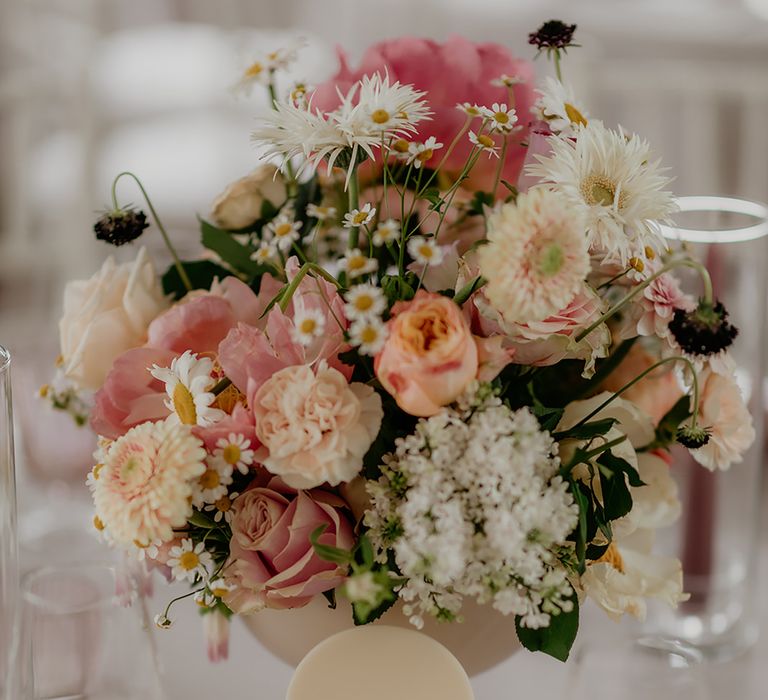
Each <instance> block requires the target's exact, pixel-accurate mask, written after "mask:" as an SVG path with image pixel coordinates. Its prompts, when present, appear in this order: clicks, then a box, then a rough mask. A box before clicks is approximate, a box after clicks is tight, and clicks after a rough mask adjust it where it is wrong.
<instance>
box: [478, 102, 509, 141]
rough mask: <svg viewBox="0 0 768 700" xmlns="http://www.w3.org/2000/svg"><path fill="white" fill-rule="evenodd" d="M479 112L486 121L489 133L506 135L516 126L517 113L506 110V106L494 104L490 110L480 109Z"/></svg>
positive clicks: (486, 108)
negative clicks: (494, 132) (495, 132)
mask: <svg viewBox="0 0 768 700" xmlns="http://www.w3.org/2000/svg"><path fill="white" fill-rule="evenodd" d="M481 112H482V114H483V116H484V117H486V118H487V119H488V125H489V127H490V129H491V131H498V132H500V133H503V134H508V133H510V132H511V131H512V130H513V129H514V127H515V124H517V112H516V111H515V110H514V109H510V108H508V107H507V105H506V104H500V103H499V102H494V103H493V104H492V105H491V107H490V109H489V108H488V107H482V108H481Z"/></svg>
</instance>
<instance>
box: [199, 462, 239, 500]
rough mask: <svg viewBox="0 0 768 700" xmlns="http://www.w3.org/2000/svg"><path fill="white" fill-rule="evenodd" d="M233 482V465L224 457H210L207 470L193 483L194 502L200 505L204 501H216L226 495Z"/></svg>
mask: <svg viewBox="0 0 768 700" xmlns="http://www.w3.org/2000/svg"><path fill="white" fill-rule="evenodd" d="M231 483H232V465H231V464H227V462H225V461H224V460H223V459H218V458H216V457H213V458H209V459H207V460H206V463H205V471H204V472H203V473H202V474H201V475H200V477H199V478H198V480H197V481H196V482H195V483H194V484H193V494H192V502H193V503H194V504H195V505H196V506H198V507H200V506H201V505H203V504H204V503H215V502H216V501H217V500H219V498H221V497H222V496H224V495H226V493H227V487H228V486H229V485H230V484H231Z"/></svg>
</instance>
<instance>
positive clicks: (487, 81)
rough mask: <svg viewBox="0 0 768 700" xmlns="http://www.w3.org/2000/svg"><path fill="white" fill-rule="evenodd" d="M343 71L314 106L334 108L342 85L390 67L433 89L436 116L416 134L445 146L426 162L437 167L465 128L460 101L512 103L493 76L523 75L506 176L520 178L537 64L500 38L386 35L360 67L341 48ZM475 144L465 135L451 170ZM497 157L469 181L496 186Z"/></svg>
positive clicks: (395, 75)
mask: <svg viewBox="0 0 768 700" xmlns="http://www.w3.org/2000/svg"><path fill="white" fill-rule="evenodd" d="M339 61H340V64H341V65H340V68H339V72H338V73H337V74H336V75H335V76H334V77H333V78H331V79H330V80H329V81H327V82H325V83H323V84H322V85H320V86H319V87H318V88H317V90H316V91H315V93H314V96H313V98H312V105H313V107H318V108H320V109H324V110H330V109H334V108H335V107H337V106H338V104H339V96H338V93H337V88H338V89H339V90H341V92H342V93H345V92H346V91H347V90H349V88H351V87H352V85H353V84H354V83H355V82H356V81H357V80H359V79H360V78H361V77H363V76H364V75H373V74H374V73H377V72H378V73H383V72H384V71H387V72H388V73H389V77H390V79H391V80H392V81H395V80H399V81H400V82H401V83H404V84H409V85H413V86H414V87H415V88H416V89H417V90H423V91H425V92H426V93H427V97H426V100H427V102H428V104H429V107H430V109H431V110H432V112H433V115H432V119H431V120H429V121H427V120H425V121H423V122H421V123H420V124H419V125H418V129H419V130H418V134H417V136H416V137H415V138H418V139H420V140H422V141H423V140H425V139H427V138H428V137H429V136H434V137H435V138H436V139H437V140H438V141H439V142H440V143H443V144H445V148H444V149H443V150H441V151H436V153H435V156H434V157H433V158H432V159H431V160H430V161H428V162H427V163H426V165H427V166H428V167H435V166H436V165H437V164H438V163H440V162H441V160H442V158H443V154H444V153H445V150H446V149H447V148H448V144H450V143H451V141H452V140H453V139H454V137H455V136H456V134H457V133H458V132H459V130H460V129H461V128H462V126H463V124H464V121H465V115H464V114H463V113H462V112H460V111H459V110H458V109H456V105H457V104H461V103H464V102H469V103H470V104H478V105H481V106H483V105H486V106H488V107H490V106H491V105H492V104H493V103H494V102H499V103H507V104H509V93H508V90H507V88H506V87H497V86H494V85H491V80H493V79H494V78H498V77H499V76H500V75H502V74H507V75H512V76H518V77H520V78H522V80H523V82H522V83H520V84H519V85H515V87H514V95H515V109H516V110H517V113H518V115H519V119H520V122H519V123H520V124H521V125H522V126H523V127H524V128H523V130H522V131H520V132H519V133H518V134H516V135H515V136H513V137H512V139H513V140H512V141H511V143H510V147H509V149H508V153H507V160H506V163H505V166H504V170H503V175H502V177H503V178H504V179H505V180H507V182H513V183H514V182H517V177H518V174H519V173H520V169H521V167H522V164H523V160H524V158H525V148H524V147H523V146H522V145H521V142H522V141H524V140H525V137H526V132H527V124H528V120H529V114H530V110H531V105H532V104H533V102H534V98H535V95H534V92H533V85H532V84H533V67H532V66H531V64H530V63H528V62H527V61H522V60H520V59H516V58H514V57H513V56H512V54H510V53H509V51H508V50H507V49H506V48H505V47H503V46H500V45H499V44H475V43H473V42H471V41H468V40H467V39H464V38H462V37H459V36H452V37H450V38H449V39H448V40H447V41H446V42H445V43H442V44H441V43H439V42H436V41H433V40H431V39H418V38H415V37H403V38H401V39H394V40H389V41H383V42H380V43H378V44H375V45H373V46H371V47H370V48H369V49H368V50H367V51H366V52H365V54H364V55H363V58H362V61H361V63H360V67H359V68H358V69H357V70H354V71H353V70H352V69H351V68H350V67H349V65H348V63H347V59H346V56H345V55H344V53H343V52H341V51H339ZM470 149H471V144H470V142H469V139H468V138H466V137H464V138H463V139H462V140H461V141H460V142H459V143H458V144H457V146H456V148H455V149H454V150H453V152H452V153H451V155H450V157H449V158H448V159H447V161H446V162H445V164H444V166H443V169H444V171H445V172H446V173H449V174H451V175H453V176H454V177H455V176H458V174H459V173H460V172H461V169H462V168H463V166H464V164H465V163H466V161H467V158H468V156H469V152H470ZM496 166H497V161H496V159H492V158H488V157H486V156H482V157H481V158H480V159H479V160H478V161H477V165H476V166H475V167H474V168H473V170H472V173H471V175H470V180H469V184H468V186H469V187H471V188H473V189H482V190H486V191H488V190H490V189H491V188H492V187H493V181H494V177H495V172H496Z"/></svg>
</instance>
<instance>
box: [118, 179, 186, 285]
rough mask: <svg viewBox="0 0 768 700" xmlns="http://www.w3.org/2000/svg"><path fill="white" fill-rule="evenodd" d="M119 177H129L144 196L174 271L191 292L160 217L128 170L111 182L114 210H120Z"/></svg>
mask: <svg viewBox="0 0 768 700" xmlns="http://www.w3.org/2000/svg"><path fill="white" fill-rule="evenodd" d="M121 177H130V178H132V179H133V181H134V182H135V183H136V184H137V185H138V187H139V189H140V190H141V194H142V195H143V196H144V201H145V202H146V203H147V207H149V212H150V214H152V218H153V219H154V220H155V225H156V226H157V228H158V229H159V230H160V233H161V234H162V236H163V241H165V247H166V248H168V250H169V252H170V253H171V257H172V258H173V264H174V266H175V267H176V271H177V272H178V273H179V277H180V278H181V281H182V283H183V284H184V286H185V287H186V289H187V291H188V292H191V291H192V289H193V287H192V282H191V281H190V279H189V276H188V275H187V271H186V270H185V269H184V266H183V265H182V264H181V260H180V259H179V256H178V254H177V253H176V249H175V248H174V247H173V244H172V243H171V239H170V238H169V237H168V233H167V232H166V230H165V227H164V226H163V224H162V222H161V221H160V217H159V216H158V215H157V212H156V211H155V207H154V206H152V200H151V199H150V198H149V195H148V194H147V191H146V190H145V189H144V185H142V184H141V180H139V178H138V177H136V175H134V174H133V173H132V172H130V171H128V170H125V171H123V172H122V173H119V174H118V175H117V176H116V177H115V179H114V180H113V181H112V204H113V205H114V207H115V209H119V208H120V207H119V206H118V204H117V183H118V181H119V180H120V178H121Z"/></svg>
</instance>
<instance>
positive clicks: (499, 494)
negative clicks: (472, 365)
mask: <svg viewBox="0 0 768 700" xmlns="http://www.w3.org/2000/svg"><path fill="white" fill-rule="evenodd" d="M383 461H384V464H383V466H382V472H383V476H382V477H381V478H380V479H379V480H378V482H374V483H370V484H369V485H368V490H369V493H370V495H371V499H372V506H371V509H370V510H369V511H368V513H367V514H366V518H365V523H366V525H368V527H369V528H370V532H369V536H370V537H371V541H372V542H373V544H374V546H375V547H376V549H377V554H378V556H379V558H380V559H381V560H384V559H385V558H386V556H387V550H392V552H393V553H394V557H395V561H396V563H397V566H398V567H399V569H400V571H401V573H402V574H403V576H405V577H406V578H407V579H408V581H407V583H406V584H405V585H404V586H403V588H402V589H401V590H400V591H399V596H400V598H402V599H403V600H404V601H405V603H406V605H405V613H406V615H409V617H410V620H411V623H412V624H414V625H415V626H417V627H421V625H422V624H423V616H424V614H428V615H432V616H435V617H437V618H439V619H447V620H451V619H455V618H456V617H458V616H459V612H460V610H461V605H462V601H463V598H464V597H470V598H475V599H477V601H478V602H480V603H491V604H492V605H493V606H494V608H496V609H497V610H499V611H500V612H501V613H503V614H505V615H509V614H514V615H519V616H521V624H522V625H523V626H526V627H531V628H540V627H546V626H547V625H548V624H549V622H550V615H553V614H558V613H559V612H560V611H561V610H562V611H568V610H570V609H571V606H572V602H571V600H570V596H571V594H572V589H571V586H570V584H569V583H568V580H567V572H566V570H565V568H564V567H563V566H562V565H561V564H560V563H559V561H558V559H557V557H556V555H555V553H554V551H555V549H556V548H558V547H560V546H564V545H565V542H566V538H567V537H568V535H569V534H570V533H571V532H572V531H573V529H574V527H575V526H576V523H577V520H578V508H577V507H576V505H575V504H574V502H573V499H572V497H571V495H570V493H569V492H568V489H567V485H566V484H565V483H564V482H563V480H562V479H561V477H559V476H557V471H558V467H559V465H560V460H559V459H558V457H557V444H556V443H555V442H554V441H553V439H552V438H551V436H550V435H549V434H548V433H546V432H543V431H542V430H541V429H540V428H539V424H538V422H537V420H536V418H535V417H534V416H533V414H532V413H531V412H530V411H529V410H528V409H527V408H522V409H520V410H517V411H512V410H511V409H510V408H508V407H507V406H505V405H504V404H503V403H502V402H501V400H500V399H499V398H498V397H496V396H494V395H493V394H492V392H491V391H490V389H489V388H487V387H483V386H482V385H481V387H480V388H479V389H478V387H475V391H474V393H472V394H467V395H466V396H465V397H464V398H463V399H461V400H460V401H459V403H457V404H456V405H455V406H454V407H450V408H445V409H443V410H442V411H440V413H438V414H437V415H435V416H432V417H431V418H429V419H422V420H420V421H419V423H418V424H417V426H416V430H415V432H414V433H413V434H411V435H409V436H408V437H406V438H403V439H399V440H398V441H397V443H396V450H395V453H394V454H390V455H387V456H386V457H385V458H384V460H383Z"/></svg>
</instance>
